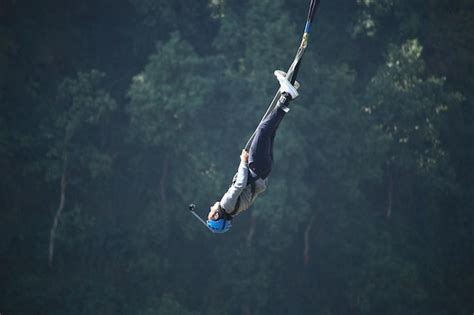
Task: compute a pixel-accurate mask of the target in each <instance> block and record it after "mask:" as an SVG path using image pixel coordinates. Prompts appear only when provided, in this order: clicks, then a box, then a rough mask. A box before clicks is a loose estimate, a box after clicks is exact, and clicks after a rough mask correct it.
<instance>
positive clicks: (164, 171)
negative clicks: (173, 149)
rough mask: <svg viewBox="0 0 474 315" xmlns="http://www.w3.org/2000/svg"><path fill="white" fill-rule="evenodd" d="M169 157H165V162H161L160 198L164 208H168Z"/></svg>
mask: <svg viewBox="0 0 474 315" xmlns="http://www.w3.org/2000/svg"><path fill="white" fill-rule="evenodd" d="M168 167H169V162H168V157H165V158H164V160H163V163H162V164H161V176H160V187H159V190H160V199H161V203H162V204H163V206H164V208H166V203H167V198H166V181H167V179H168Z"/></svg>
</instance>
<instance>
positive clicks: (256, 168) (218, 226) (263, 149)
mask: <svg viewBox="0 0 474 315" xmlns="http://www.w3.org/2000/svg"><path fill="white" fill-rule="evenodd" d="M319 2H320V0H311V1H310V7H309V11H308V17H307V19H306V25H305V29H304V33H303V38H302V40H301V44H300V46H299V48H298V51H297V53H296V56H295V59H294V60H293V63H292V64H291V66H290V68H289V69H288V71H287V72H286V73H285V72H284V71H281V70H276V71H275V72H274V74H275V76H276V78H277V80H278V81H279V84H280V88H279V89H278V91H277V93H276V94H275V97H274V98H273V100H272V102H271V103H270V105H269V107H268V109H267V111H266V112H265V114H264V116H263V118H262V120H261V121H260V123H259V124H258V126H257V128H256V130H255V131H254V133H253V134H252V136H251V137H250V139H249V140H248V141H247V144H246V145H245V148H244V149H243V150H242V153H241V154H240V164H239V167H238V170H237V173H236V174H235V175H234V178H233V180H232V184H231V185H230V187H229V189H228V190H227V192H226V193H225V194H224V195H223V196H222V198H221V199H220V200H219V201H216V202H215V203H214V204H213V205H212V206H211V207H210V210H209V213H208V216H207V221H204V220H203V219H202V218H201V217H200V216H199V215H198V214H197V213H196V212H195V208H196V206H195V205H194V204H190V205H189V210H190V211H191V213H192V214H193V215H194V216H195V217H196V218H197V219H199V220H200V221H201V222H202V223H203V224H204V225H205V226H206V227H207V228H208V229H209V230H210V231H211V232H214V233H225V232H227V231H229V230H230V228H231V227H232V219H233V218H234V217H235V216H237V215H238V214H239V213H241V212H242V211H245V210H247V209H248V208H249V207H250V206H251V205H252V204H253V203H254V201H255V199H256V198H257V197H258V195H260V194H261V193H262V192H264V191H265V189H266V187H267V184H268V176H269V175H270V172H271V170H272V165H273V143H274V139H275V135H276V132H277V129H278V127H279V125H280V123H281V121H282V120H283V118H284V117H285V114H286V113H287V112H289V110H290V109H289V107H288V106H289V103H290V102H291V101H292V100H294V99H295V98H296V97H298V88H299V83H298V82H297V81H296V76H297V74H298V71H299V67H300V64H301V60H302V57H303V54H304V51H305V49H306V47H307V44H308V36H309V31H310V28H311V24H312V21H313V18H314V15H315V13H316V10H317V7H318V6H319Z"/></svg>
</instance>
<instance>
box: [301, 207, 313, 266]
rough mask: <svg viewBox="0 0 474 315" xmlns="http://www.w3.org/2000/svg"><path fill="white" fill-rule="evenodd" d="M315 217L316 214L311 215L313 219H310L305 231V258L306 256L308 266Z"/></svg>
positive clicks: (305, 260)
mask: <svg viewBox="0 0 474 315" xmlns="http://www.w3.org/2000/svg"><path fill="white" fill-rule="evenodd" d="M314 217H315V215H314V214H313V215H312V216H311V219H310V220H309V223H308V226H307V227H306V229H305V231H304V251H303V258H304V265H305V266H307V265H308V264H309V232H310V231H311V228H312V227H313V223H314Z"/></svg>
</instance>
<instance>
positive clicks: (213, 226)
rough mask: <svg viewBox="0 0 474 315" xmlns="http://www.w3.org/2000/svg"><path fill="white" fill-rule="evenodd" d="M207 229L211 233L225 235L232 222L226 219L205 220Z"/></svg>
mask: <svg viewBox="0 0 474 315" xmlns="http://www.w3.org/2000/svg"><path fill="white" fill-rule="evenodd" d="M207 227H208V228H209V229H210V230H211V231H212V232H213V233H225V232H227V231H229V230H230V228H231V227H232V222H231V220H226V219H219V220H207Z"/></svg>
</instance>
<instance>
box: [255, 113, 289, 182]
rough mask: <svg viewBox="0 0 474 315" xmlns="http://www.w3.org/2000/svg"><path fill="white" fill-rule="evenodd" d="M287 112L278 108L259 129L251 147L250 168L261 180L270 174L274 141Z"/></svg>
mask: <svg viewBox="0 0 474 315" xmlns="http://www.w3.org/2000/svg"><path fill="white" fill-rule="evenodd" d="M284 116H285V111H284V110H283V109H282V108H280V107H276V108H275V109H274V110H273V111H272V112H271V113H270V114H269V115H268V116H267V117H266V118H265V119H264V120H263V121H262V122H261V123H260V124H259V125H258V127H257V131H256V134H255V138H254V139H253V141H252V144H251V145H250V152H249V167H250V169H251V170H252V171H253V172H254V173H255V174H257V175H258V176H259V177H260V178H262V179H265V178H267V176H268V175H269V174H270V172H271V170H272V164H273V141H274V138H275V134H276V131H277V129H278V126H279V125H280V122H281V121H282V119H283V117H284Z"/></svg>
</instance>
